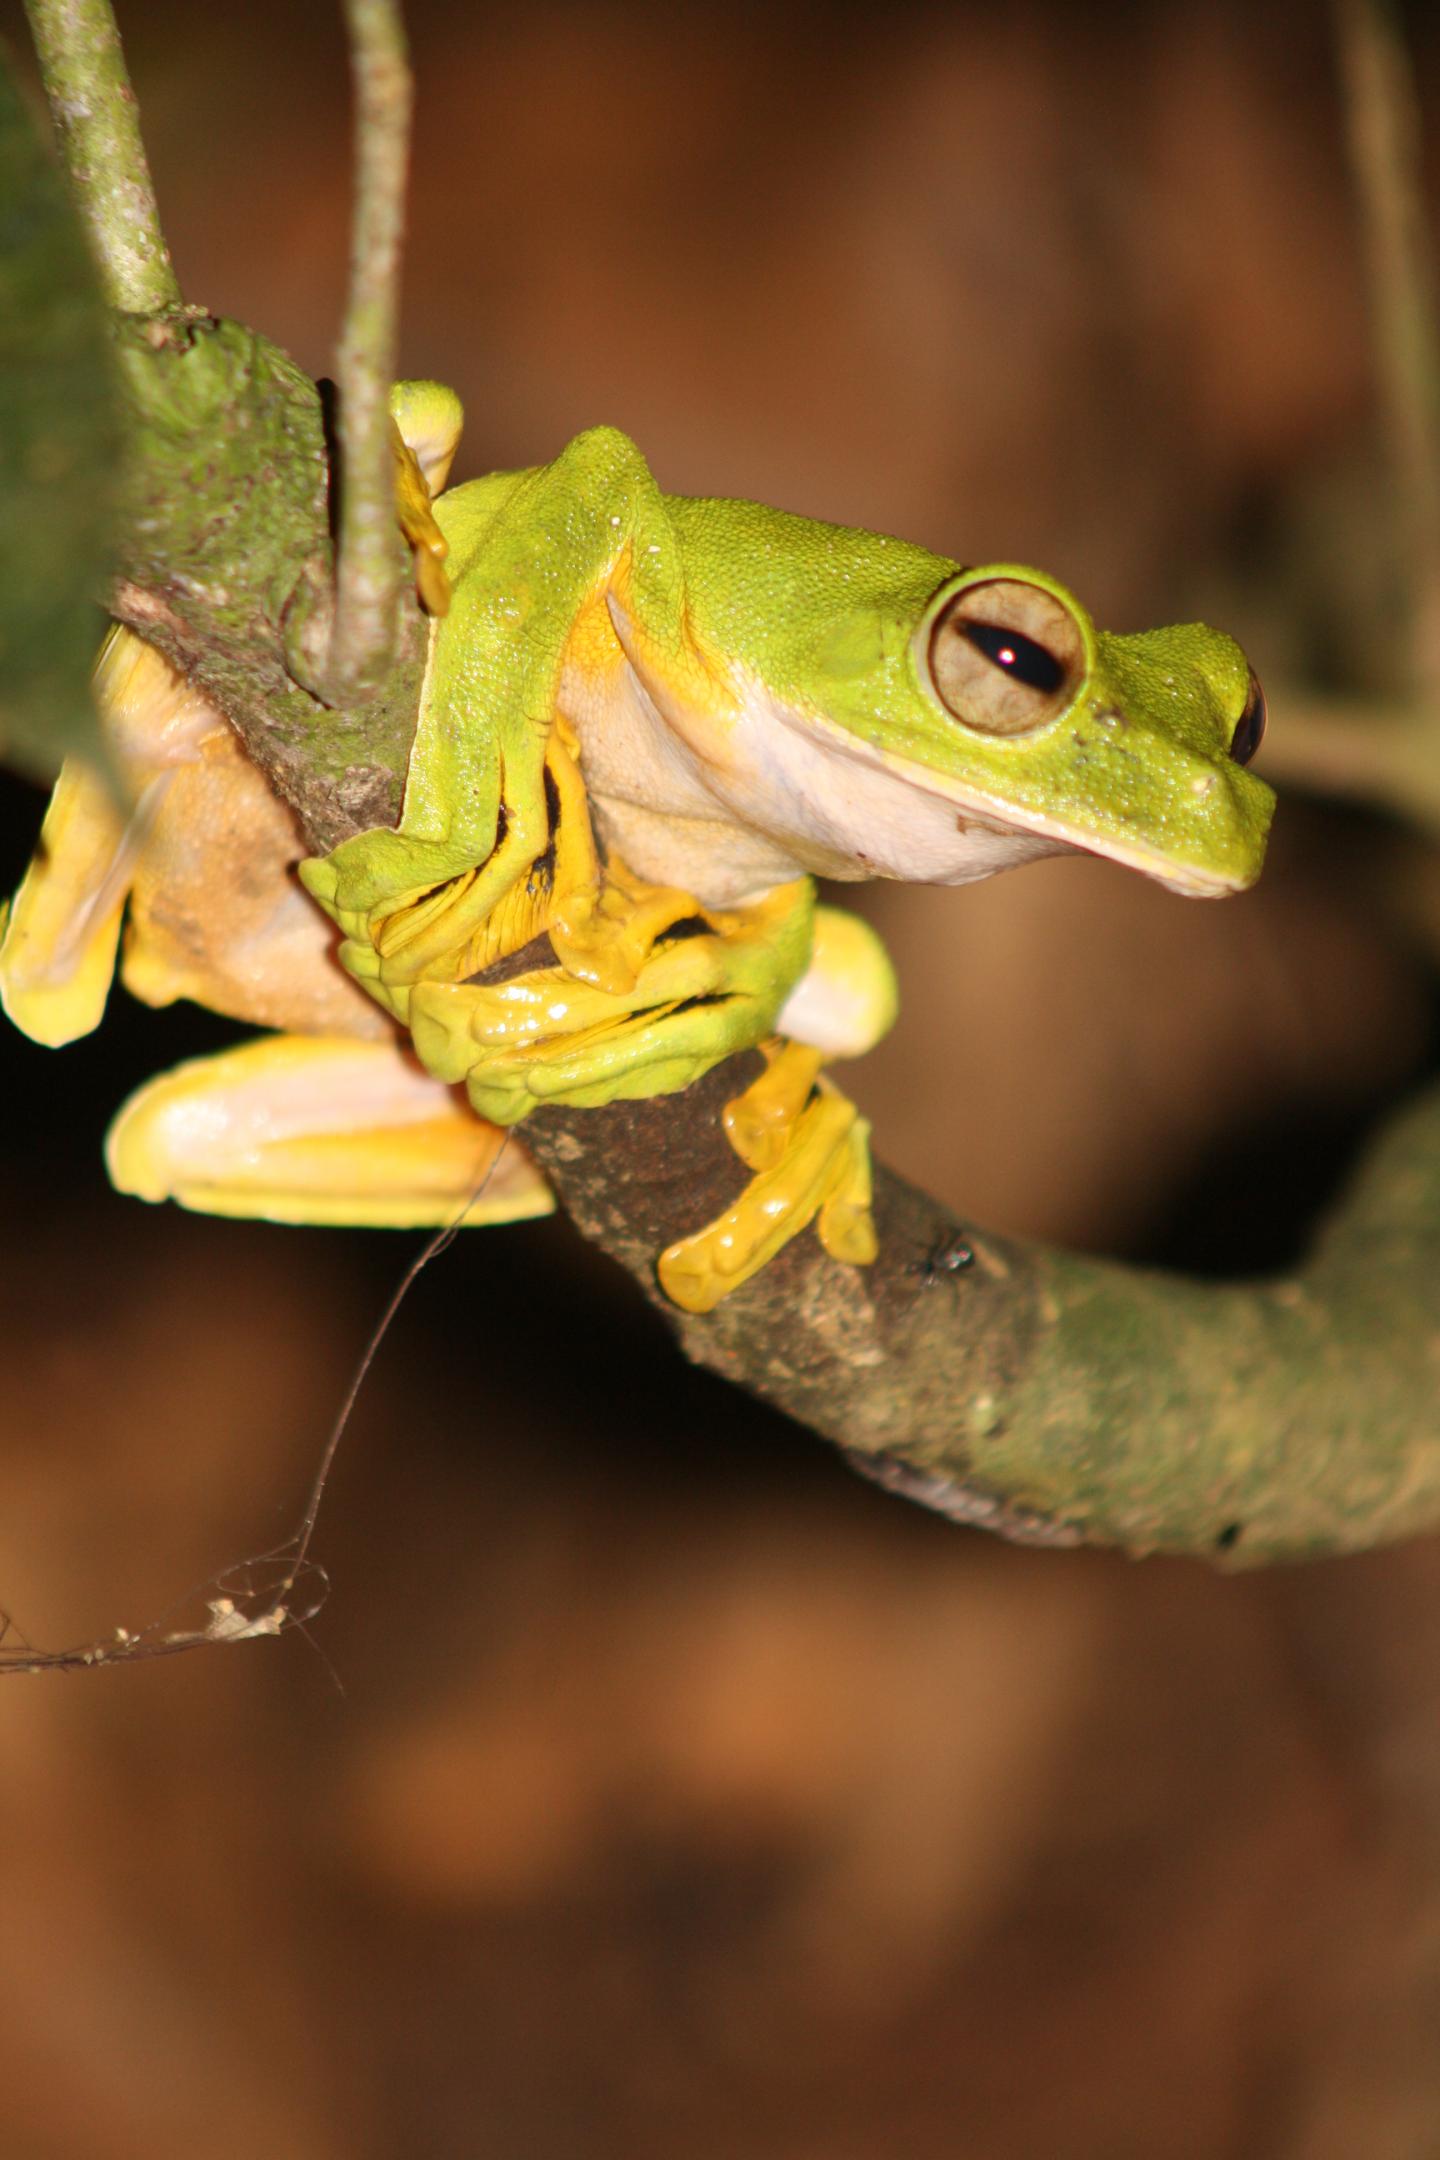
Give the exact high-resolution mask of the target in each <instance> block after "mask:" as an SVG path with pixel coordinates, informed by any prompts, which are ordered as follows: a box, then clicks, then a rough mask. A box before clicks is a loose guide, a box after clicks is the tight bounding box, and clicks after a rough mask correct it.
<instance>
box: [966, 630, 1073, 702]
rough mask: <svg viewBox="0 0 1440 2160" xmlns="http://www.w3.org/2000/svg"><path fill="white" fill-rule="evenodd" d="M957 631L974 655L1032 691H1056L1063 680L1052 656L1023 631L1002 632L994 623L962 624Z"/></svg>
mask: <svg viewBox="0 0 1440 2160" xmlns="http://www.w3.org/2000/svg"><path fill="white" fill-rule="evenodd" d="M959 629H960V634H961V636H962V637H966V638H968V639H969V640H970V643H971V644H972V645H973V646H974V647H975V650H976V651H977V652H982V653H984V655H985V658H986V659H987V660H989V661H991V662H993V664H994V665H995V666H996V667H998V668H1003V669H1004V670H1005V673H1006V674H1007V675H1013V676H1014V678H1015V680H1016V682H1023V683H1025V684H1027V685H1028V686H1029V688H1030V689H1032V690H1044V691H1050V690H1058V689H1059V688H1060V685H1061V683H1063V682H1064V680H1065V670H1064V668H1063V667H1062V666H1061V664H1060V662H1059V661H1058V660H1057V659H1056V657H1055V655H1054V653H1052V652H1048V651H1047V650H1046V648H1045V647H1044V646H1043V645H1037V644H1036V642H1035V640H1034V638H1028V637H1026V635H1025V633H1024V632H1023V631H1022V630H1001V629H998V628H997V627H996V625H995V624H994V623H984V622H965V623H961V624H960V625H959Z"/></svg>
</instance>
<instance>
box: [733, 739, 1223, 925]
mask: <svg viewBox="0 0 1440 2160" xmlns="http://www.w3.org/2000/svg"><path fill="white" fill-rule="evenodd" d="M774 709H775V710H776V711H777V713H778V714H779V717H780V718H781V719H782V720H783V721H784V723H785V725H786V726H788V727H790V728H792V729H794V730H795V732H796V733H798V734H809V735H813V736H819V737H820V738H821V739H822V740H823V741H824V742H825V744H826V745H827V747H829V748H831V749H834V750H837V751H838V752H839V753H840V754H841V755H842V756H843V757H848V758H851V759H853V760H854V761H855V762H856V763H857V764H861V765H869V766H871V767H873V768H874V769H876V770H877V771H880V772H887V773H891V774H893V775H895V776H897V777H898V778H900V779H902V780H904V781H905V782H906V783H907V784H908V785H909V786H911V787H914V788H917V789H918V790H920V792H921V793H923V794H926V795H930V796H932V797H934V798H935V799H936V800H938V801H941V802H947V803H953V804H954V805H955V807H956V809H957V810H969V811H971V812H973V813H974V815H975V817H976V819H977V820H978V821H979V822H981V823H982V824H986V825H989V826H991V827H992V828H994V829H996V830H999V831H1001V832H1007V831H1008V832H1028V833H1034V834H1036V835H1037V837H1039V838H1043V839H1046V840H1053V841H1054V842H1055V843H1056V846H1057V848H1059V849H1061V850H1063V851H1065V852H1067V853H1072V854H1076V855H1095V856H1098V857H1099V858H1100V860H1101V861H1102V862H1116V863H1121V864H1123V866H1124V867H1125V868H1126V869H1127V870H1138V871H1140V872H1141V873H1142V874H1143V875H1144V876H1145V877H1148V878H1153V879H1154V880H1155V882H1156V883H1157V884H1159V885H1163V886H1164V887H1165V889H1166V890H1167V892H1173V893H1178V894H1179V895H1180V897H1181V898H1182V899H1185V900H1224V899H1228V898H1230V897H1231V896H1232V895H1233V894H1235V893H1241V892H1245V891H1247V890H1248V889H1249V887H1250V886H1251V885H1253V883H1254V882H1255V879H1254V877H1225V876H1222V875H1220V874H1218V873H1216V872H1214V871H1207V870H1201V869H1200V868H1198V866H1191V865H1188V864H1184V863H1177V862H1176V861H1175V860H1174V859H1173V858H1171V857H1166V856H1162V855H1157V854H1155V853H1154V852H1153V851H1152V850H1150V849H1147V848H1144V847H1138V846H1134V847H1127V846H1126V845H1125V844H1124V843H1123V842H1114V841H1103V842H1100V841H1085V840H1077V839H1076V838H1075V836H1074V834H1073V833H1070V832H1067V831H1065V830H1064V828H1063V827H1062V826H1060V825H1058V824H1057V823H1055V822H1054V820H1052V819H1050V818H1047V817H1046V816H1045V814H1044V812H1043V811H1039V810H1017V809H1016V808H1015V807H1014V806H1013V805H1012V804H1009V803H1005V802H1001V801H999V800H997V798H996V797H994V796H993V795H987V794H986V793H985V792H984V790H983V789H981V788H973V787H967V786H966V785H965V783H964V782H963V781H959V780H952V779H950V778H949V777H948V776H947V775H946V774H944V773H938V772H935V771H933V770H932V769H931V768H930V767H929V766H926V765H917V764H914V763H913V762H912V761H911V760H910V759H908V758H898V757H893V756H887V755H886V754H884V753H883V752H881V751H878V750H876V749H875V747H874V746H873V745H872V744H870V743H867V742H866V741H864V739H863V738H862V737H859V736H855V735H851V734H849V733H847V731H846V730H845V729H844V728H841V727H837V726H836V725H835V723H834V721H833V720H827V719H826V718H825V717H824V715H823V714H821V713H813V714H808V713H798V712H789V711H787V710H786V709H785V708H784V707H783V706H779V705H778V704H777V705H776V706H775V708H774ZM1258 875H1259V873H1258V871H1257V872H1256V876H1258Z"/></svg>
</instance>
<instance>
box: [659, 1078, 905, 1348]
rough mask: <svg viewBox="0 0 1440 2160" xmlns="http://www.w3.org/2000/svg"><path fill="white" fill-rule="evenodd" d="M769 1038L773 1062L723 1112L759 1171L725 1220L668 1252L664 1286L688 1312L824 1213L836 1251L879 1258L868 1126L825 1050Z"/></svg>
mask: <svg viewBox="0 0 1440 2160" xmlns="http://www.w3.org/2000/svg"><path fill="white" fill-rule="evenodd" d="M763 1047H764V1050H765V1055H766V1070H765V1071H764V1072H763V1073H762V1074H761V1076H760V1078H759V1079H758V1080H756V1081H755V1082H754V1084H753V1085H752V1086H751V1087H749V1088H747V1089H746V1090H745V1093H744V1094H743V1095H739V1096H737V1097H736V1098H735V1100H734V1101H733V1102H731V1103H728V1104H727V1105H726V1108H725V1113H724V1115H725V1129H726V1132H727V1134H728V1135H729V1138H730V1142H731V1145H732V1146H733V1147H734V1149H735V1151H736V1153H737V1154H738V1155H739V1156H740V1157H741V1159H742V1161H744V1162H745V1163H746V1164H747V1165H748V1166H749V1167H750V1168H751V1169H754V1170H756V1172H757V1175H756V1176H754V1177H753V1178H752V1179H751V1180H750V1183H749V1184H748V1185H747V1186H746V1188H745V1190H744V1192H743V1193H741V1195H740V1197H739V1199H738V1200H737V1201H736V1202H735V1204H734V1206H733V1207H731V1208H727V1209H726V1211H725V1213H724V1214H723V1215H722V1216H720V1217H719V1218H718V1220H717V1221H715V1222H713V1223H709V1224H707V1226H706V1227H705V1228H704V1229H703V1230H697V1231H696V1232H695V1233H694V1234H693V1235H692V1236H690V1237H686V1238H680V1239H678V1240H677V1241H676V1243H675V1244H673V1245H671V1246H668V1247H667V1248H666V1250H665V1251H664V1252H663V1253H662V1254H661V1255H660V1260H659V1267H658V1273H659V1277H660V1286H661V1288H662V1289H663V1290H664V1292H665V1294H666V1296H667V1297H668V1298H669V1299H670V1300H671V1301H672V1303H674V1304H676V1305H679V1306H681V1307H682V1308H683V1309H684V1310H685V1311H686V1312H694V1313H704V1312H710V1311H712V1310H713V1309H714V1307H715V1306H716V1305H718V1304H719V1302H720V1300H721V1299H722V1298H724V1297H728V1296H729V1294H730V1292H731V1291H732V1290H736V1289H738V1288H739V1286H740V1284H741V1283H743V1282H748V1281H749V1279H750V1277H751V1276H752V1275H756V1274H758V1273H759V1271H760V1269H761V1268H763V1267H764V1266H765V1265H766V1263H767V1262H768V1261H770V1260H773V1259H774V1257H775V1255H776V1253H777V1252H779V1250H780V1248H781V1247H782V1246H783V1245H785V1244H787V1243H788V1242H789V1240H790V1239H791V1238H792V1237H795V1236H796V1235H797V1234H798V1233H799V1232H800V1231H801V1230H803V1229H804V1228H805V1227H806V1225H807V1224H808V1223H811V1222H816V1219H817V1217H818V1222H816V1227H817V1229H818V1231H819V1235H820V1241H821V1243H822V1245H823V1246H824V1247H825V1250H826V1251H827V1252H828V1253H830V1254H831V1256H832V1257H833V1258H834V1259H837V1260H846V1261H849V1262H850V1263H851V1264H852V1265H854V1266H859V1267H864V1266H868V1264H869V1263H870V1262H871V1261H872V1260H873V1259H874V1258H875V1253H876V1241H875V1226H874V1223H873V1221H872V1219H871V1215H870V1149H869V1132H870V1128H869V1126H868V1125H867V1123H866V1122H865V1120H864V1119H863V1118H862V1117H860V1116H859V1115H858V1113H857V1111H856V1109H855V1106H854V1104H853V1103H852V1102H850V1101H848V1100H847V1098H846V1097H845V1096H843V1095H842V1094H841V1093H840V1091H839V1090H838V1088H835V1087H832V1086H831V1085H830V1083H829V1082H828V1081H826V1080H823V1079H820V1078H819V1077H818V1076H819V1067H820V1054H819V1053H818V1052H817V1051H814V1050H812V1049H809V1048H807V1047H806V1046H805V1045H803V1044H800V1043H791V1042H772V1043H766V1044H765V1045H764V1046H763Z"/></svg>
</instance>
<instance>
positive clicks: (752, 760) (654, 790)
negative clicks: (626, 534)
mask: <svg viewBox="0 0 1440 2160" xmlns="http://www.w3.org/2000/svg"><path fill="white" fill-rule="evenodd" d="M628 627H629V626H628V624H625V623H624V622H623V619H622V620H621V621H617V624H616V628H617V630H618V631H619V632H620V637H621V642H622V644H624V645H625V646H626V647H627V648H628V646H629V642H630V641H629V639H628V637H627V635H626V632H627V630H628ZM735 689H736V692H737V698H738V702H737V703H736V705H735V706H734V707H732V708H731V709H730V710H716V709H714V708H709V709H706V708H703V707H701V706H700V705H699V704H698V703H697V702H696V701H694V700H693V699H692V698H690V697H687V696H685V695H684V694H683V692H682V693H677V692H675V691H672V690H670V689H669V687H668V686H667V685H665V684H663V683H661V682H658V681H656V680H655V679H654V678H653V677H651V678H650V679H648V680H642V679H641V675H640V673H639V671H638V670H637V668H636V666H635V664H634V662H633V660H627V661H626V663H625V665H624V666H622V667H618V668H616V669H615V670H613V671H609V672H607V673H606V675H605V676H603V677H596V676H594V675H582V674H581V673H580V672H579V671H578V670H572V671H570V672H569V673H568V674H567V676H566V679H565V682H564V684H563V686H562V690H561V707H562V709H563V711H564V712H565V713H566V715H567V716H568V718H569V719H570V721H571V723H572V725H573V726H574V727H575V729H576V732H577V734H578V736H579V738H580V751H581V761H582V765H583V769H584V774H585V783H586V787H587V789H588V791H589V795H590V801H591V806H592V808H593V810H594V813H595V818H596V823H597V825H598V826H599V829H600V832H601V835H602V837H603V838H604V840H605V841H606V843H607V845H609V846H612V847H614V848H615V849H616V850H617V851H618V853H619V854H621V855H622V856H623V857H624V859H625V861H626V862H627V863H628V864H629V866H630V868H631V869H632V870H634V871H636V872H637V873H638V874H639V875H640V876H641V877H645V878H649V879H652V880H653V881H654V882H655V883H656V884H662V885H678V886H679V887H680V888H681V889H682V890H683V891H686V892H693V893H694V895H695V897H696V898H697V899H698V900H703V901H705V902H706V903H707V904H708V905H709V906H712V907H726V906H734V905H736V904H737V903H739V902H741V901H745V900H751V899H754V898H756V897H757V896H758V895H759V894H760V893H762V892H765V891H767V890H768V889H769V888H770V887H771V886H773V885H778V884H782V883H784V882H785V880H787V879H789V878H794V877H799V876H800V875H802V873H804V872H805V871H811V872H813V873H814V874H815V875H816V876H819V877H828V878H839V879H845V880H853V879H857V878H871V877H887V878H903V879H905V880H907V881H908V882H910V883H913V884H921V885H966V884H970V883H971V882H973V881H974V880H975V879H977V878H984V877H990V876H992V875H993V874H994V873H995V872H996V871H997V870H1005V869H1008V868H1010V866H1011V865H1012V864H1014V863H1019V862H1026V861H1029V860H1030V859H1031V858H1032V857H1033V856H1036V855H1046V854H1055V853H1057V852H1060V851H1062V850H1063V849H1064V847H1065V845H1066V843H1065V842H1064V841H1063V840H1060V839H1058V838H1055V837H1052V836H1050V835H1045V834H1038V833H1031V832H1024V831H1019V830H1016V829H1014V828H1013V827H1010V826H1006V825H1002V824H1000V823H999V822H998V821H995V820H989V819H986V818H984V817H982V816H981V815H980V814H979V813H978V812H976V811H973V810H971V809H970V808H968V807H962V806H957V804H956V803H955V802H953V801H950V800H947V799H946V798H945V797H944V796H942V795H940V794H938V793H931V792H929V791H928V790H927V789H926V788H925V787H924V785H923V784H922V783H923V777H924V776H923V774H922V775H920V776H919V779H918V781H917V779H912V778H910V777H909V776H907V775H902V774H901V773H898V772H896V771H894V770H893V769H892V768H891V767H890V766H888V765H886V764H883V763H881V762H880V761H879V759H878V757H877V756H876V753H874V752H873V751H870V750H869V749H868V748H867V746H866V745H864V744H863V743H860V742H858V741H856V740H855V739H854V738H851V737H849V736H846V735H845V734H844V733H843V732H842V731H841V730H839V729H836V728H833V727H830V726H828V725H827V724H826V723H824V722H823V721H822V722H818V723H817V722H816V721H815V720H814V719H813V718H812V717H810V716H809V715H805V714H802V713H799V712H795V711H792V710H790V709H789V708H787V707H785V706H784V705H782V704H781V703H780V702H779V701H778V700H776V699H775V698H774V697H773V696H772V695H771V693H770V692H769V691H768V690H767V689H766V688H765V686H764V685H763V684H761V683H759V682H758V681H756V680H755V679H754V678H749V677H746V676H744V675H743V674H741V673H740V672H739V671H737V673H736V677H735Z"/></svg>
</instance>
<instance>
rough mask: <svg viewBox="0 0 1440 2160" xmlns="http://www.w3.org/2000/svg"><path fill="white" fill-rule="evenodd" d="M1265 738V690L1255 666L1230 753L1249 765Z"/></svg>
mask: <svg viewBox="0 0 1440 2160" xmlns="http://www.w3.org/2000/svg"><path fill="white" fill-rule="evenodd" d="M1264 739H1265V692H1264V691H1263V690H1262V689H1261V687H1260V678H1259V676H1258V675H1257V674H1256V673H1255V670H1254V668H1253V667H1252V668H1251V670H1250V689H1249V692H1248V694H1247V696H1246V699H1245V710H1244V712H1242V713H1241V715H1240V718H1239V719H1238V720H1237V721H1236V723H1235V733H1234V734H1233V735H1232V736H1231V738H1230V755H1231V757H1233V758H1234V760H1235V762H1236V764H1237V765H1248V764H1249V762H1250V760H1251V758H1252V757H1254V755H1255V752H1256V751H1257V750H1258V749H1259V747H1260V745H1261V743H1262V742H1263V741H1264Z"/></svg>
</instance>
